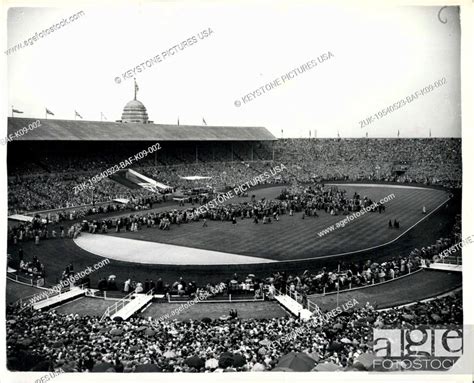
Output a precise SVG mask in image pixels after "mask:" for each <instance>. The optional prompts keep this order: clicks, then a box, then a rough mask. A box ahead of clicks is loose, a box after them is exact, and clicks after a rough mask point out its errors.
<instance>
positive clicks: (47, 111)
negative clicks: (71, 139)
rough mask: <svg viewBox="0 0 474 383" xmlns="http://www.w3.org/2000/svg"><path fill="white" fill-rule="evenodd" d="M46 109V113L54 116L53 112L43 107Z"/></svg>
mask: <svg viewBox="0 0 474 383" xmlns="http://www.w3.org/2000/svg"><path fill="white" fill-rule="evenodd" d="M45 109H46V114H50V115H51V116H54V113H53V112H51V111H50V110H49V109H48V108H45Z"/></svg>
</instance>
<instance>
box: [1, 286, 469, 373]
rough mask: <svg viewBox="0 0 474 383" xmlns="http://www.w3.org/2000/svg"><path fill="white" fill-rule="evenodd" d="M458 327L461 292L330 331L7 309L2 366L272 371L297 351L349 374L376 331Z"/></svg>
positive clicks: (346, 320)
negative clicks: (104, 318)
mask: <svg viewBox="0 0 474 383" xmlns="http://www.w3.org/2000/svg"><path fill="white" fill-rule="evenodd" d="M456 324H462V294H460V293H457V294H454V295H450V296H446V297H443V298H438V299H435V300H432V301H429V302H424V303H416V304H414V305H411V306H408V307H403V308H397V309H389V310H387V311H381V312H380V311H376V310H375V309H374V308H373V307H371V306H370V305H369V304H366V305H362V304H361V305H357V306H356V307H354V308H353V309H351V310H349V311H348V312H346V313H345V315H338V316H336V317H335V318H333V319H332V320H331V322H330V323H328V324H321V323H320V322H319V321H313V320H310V321H307V322H303V321H300V320H298V319H294V318H292V317H282V318H273V319H247V320H246V319H240V318H238V317H236V316H235V315H234V316H233V317H231V318H227V319H225V320H224V319H218V320H211V319H209V318H202V320H200V319H196V320H189V321H177V320H173V321H165V320H153V321H150V320H148V319H144V318H141V317H135V318H130V319H128V320H126V321H121V322H116V321H112V320H106V321H102V322H101V321H100V318H98V317H93V316H87V315H86V316H80V315H78V314H69V315H66V314H60V313H57V312H55V311H54V310H52V311H49V312H41V311H34V310H32V309H26V310H23V311H20V310H19V309H18V308H15V307H8V308H7V318H6V325H7V329H6V334H7V365H8V368H9V369H10V370H22V371H25V370H26V371H29V370H42V371H45V370H50V371H53V370H56V369H59V368H62V369H63V370H64V371H65V372H85V371H89V372H91V371H92V372H96V371H110V372H134V371H136V372H138V371H149V372H208V373H209V372H222V371H270V370H273V369H275V368H277V367H278V363H279V361H280V360H281V358H282V357H283V356H285V355H287V354H289V353H290V352H302V353H306V354H307V355H308V356H309V357H310V358H311V359H312V360H314V366H317V365H320V364H323V363H324V362H331V363H332V364H335V365H336V366H337V367H339V368H341V369H347V370H350V369H353V368H354V366H356V361H357V360H358V357H359V356H360V355H361V354H364V353H369V354H371V353H372V352H373V350H372V345H373V343H372V341H371V339H373V329H374V328H382V327H394V328H399V327H400V326H407V325H410V326H417V325H451V326H452V325H456ZM295 329H298V331H295ZM290 333H291V336H286V335H289V334H290ZM274 341H278V342H274ZM310 368H311V366H310V367H309V369H310ZM358 368H360V367H358ZM309 369H308V371H309ZM316 370H317V368H316Z"/></svg>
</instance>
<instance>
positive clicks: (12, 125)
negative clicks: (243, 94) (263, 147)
mask: <svg viewBox="0 0 474 383" xmlns="http://www.w3.org/2000/svg"><path fill="white" fill-rule="evenodd" d="M36 120H38V119H36V118H16V117H14V118H12V117H9V118H8V134H14V133H15V132H16V131H18V130H20V129H22V128H23V127H27V126H28V124H30V123H32V122H34V121H36ZM39 121H40V122H41V125H40V126H39V127H38V128H36V129H33V130H31V131H28V132H27V133H26V134H24V135H23V136H21V137H17V138H14V139H13V140H14V141H48V140H52V141H79V140H80V141H269V140H276V137H275V136H273V134H271V133H270V132H269V131H268V130H267V129H266V128H264V127H250V126H249V127H247V126H235V127H234V126H194V125H160V124H140V123H121V122H107V121H104V122H101V121H82V120H81V121H75V120H54V119H47V120H46V119H39Z"/></svg>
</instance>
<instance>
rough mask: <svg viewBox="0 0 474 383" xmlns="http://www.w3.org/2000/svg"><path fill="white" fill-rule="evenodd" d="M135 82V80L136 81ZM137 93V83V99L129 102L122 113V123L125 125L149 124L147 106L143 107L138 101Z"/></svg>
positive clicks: (136, 89)
mask: <svg viewBox="0 0 474 383" xmlns="http://www.w3.org/2000/svg"><path fill="white" fill-rule="evenodd" d="M134 80H135V79H134ZM137 91H138V85H137V82H136V81H135V98H134V99H133V100H132V101H130V102H128V103H127V105H125V108H123V112H122V122H125V123H129V122H131V123H134V122H135V123H137V122H138V123H142V124H146V123H148V113H147V111H146V108H145V105H143V104H142V103H141V102H140V101H138V100H137Z"/></svg>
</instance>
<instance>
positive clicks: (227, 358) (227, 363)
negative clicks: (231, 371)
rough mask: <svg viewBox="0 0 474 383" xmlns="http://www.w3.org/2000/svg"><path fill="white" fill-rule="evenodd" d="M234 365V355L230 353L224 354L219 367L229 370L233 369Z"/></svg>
mask: <svg viewBox="0 0 474 383" xmlns="http://www.w3.org/2000/svg"><path fill="white" fill-rule="evenodd" d="M233 363H234V355H232V354H231V353H230V352H224V353H223V354H222V355H221V356H220V358H219V367H221V368H227V367H231V366H232V364H233Z"/></svg>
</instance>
